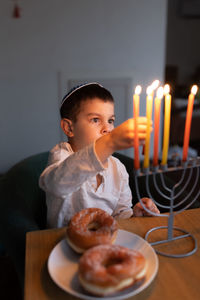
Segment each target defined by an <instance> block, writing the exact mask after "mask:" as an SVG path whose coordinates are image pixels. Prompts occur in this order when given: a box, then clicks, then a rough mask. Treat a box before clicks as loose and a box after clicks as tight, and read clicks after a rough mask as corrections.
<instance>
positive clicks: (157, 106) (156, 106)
mask: <svg viewBox="0 0 200 300" xmlns="http://www.w3.org/2000/svg"><path fill="white" fill-rule="evenodd" d="M162 97H163V88H162V87H159V88H158V90H157V94H156V98H155V102H154V150H153V151H154V152H153V165H154V166H157V165H158V150H159V127H160V106H161V99H162Z"/></svg>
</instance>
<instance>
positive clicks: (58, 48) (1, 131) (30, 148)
mask: <svg viewBox="0 0 200 300" xmlns="http://www.w3.org/2000/svg"><path fill="white" fill-rule="evenodd" d="M166 2H167V0H140V1H137V0H95V1H94V0H84V1H83V0H68V1H67V0H42V1H41V0H34V1H33V0H27V1H23V0H22V1H20V2H19V3H20V5H21V7H22V17H21V18H20V19H13V18H12V7H13V1H8V0H1V3H0V6H1V9H0V44H1V47H0V51H1V55H0V99H1V100H0V101H1V109H0V137H1V146H0V157H1V160H0V173H1V172H4V171H6V170H7V169H8V168H9V167H10V166H12V165H13V164H14V163H16V162H17V161H19V160H20V159H22V158H25V157H27V156H29V155H32V154H35V153H39V152H41V151H46V150H49V149H50V148H51V147H53V146H54V145H55V144H56V143H57V142H59V141H60V139H61V133H60V129H59V113H58V102H59V101H60V99H59V96H60V97H61V96H62V95H63V94H64V93H65V92H66V87H67V82H68V80H70V79H76V78H79V79H80V78H89V77H93V76H94V77H95V78H123V77H124V78H132V79H133V82H135V84H138V83H140V84H142V85H143V86H144V87H145V89H146V85H147V84H149V83H150V82H152V80H154V79H155V78H159V79H160V80H163V74H164V65H165V61H164V60H165V35H166V32H165V31H166V10H167V7H166V6H167V5H166ZM130 101H132V100H131V99H130ZM141 102H143V103H142V109H141V111H142V113H144V111H145V110H144V107H145V104H144V103H145V101H143V100H142V101H141Z"/></svg>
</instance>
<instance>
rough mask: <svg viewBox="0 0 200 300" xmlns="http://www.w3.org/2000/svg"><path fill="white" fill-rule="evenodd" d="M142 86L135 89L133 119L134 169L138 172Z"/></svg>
mask: <svg viewBox="0 0 200 300" xmlns="http://www.w3.org/2000/svg"><path fill="white" fill-rule="evenodd" d="M141 90H142V88H141V86H140V85H137V86H136V88H135V94H134V95H133V117H134V133H135V134H134V167H135V169H136V170H138V169H139V168H140V160H139V136H138V117H139V110H140V96H139V95H140V93H141Z"/></svg>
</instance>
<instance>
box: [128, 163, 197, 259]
mask: <svg viewBox="0 0 200 300" xmlns="http://www.w3.org/2000/svg"><path fill="white" fill-rule="evenodd" d="M199 169H200V157H197V158H193V159H189V160H187V161H182V163H180V164H179V165H178V163H177V162H176V161H174V163H173V165H172V166H170V167H167V166H166V165H164V166H162V165H161V166H159V165H157V166H156V167H152V168H151V169H150V168H145V169H143V170H142V171H141V170H140V169H135V171H134V173H135V174H134V175H135V176H134V178H135V187H136V194H137V197H138V199H139V201H140V203H141V205H142V207H143V208H144V209H145V210H146V211H147V212H148V213H150V214H152V215H154V216H159V217H165V218H168V226H159V227H154V228H152V229H150V230H149V231H148V232H147V233H146V235H145V240H147V241H148V242H149V238H150V236H151V235H152V233H153V232H154V231H157V230H160V231H162V230H163V229H165V230H167V238H165V239H160V240H156V241H155V242H149V243H150V244H151V245H152V246H156V245H159V244H163V245H165V244H168V243H171V242H173V241H176V240H180V239H185V240H187V241H188V240H189V242H190V243H191V242H192V245H193V246H192V249H190V250H187V251H185V252H184V253H178V254H177V253H168V252H165V251H160V250H157V249H155V251H156V252H157V253H158V254H161V255H164V256H168V257H185V256H189V255H192V254H193V253H195V252H196V250H197V241H196V239H195V237H194V236H193V235H192V234H191V233H189V232H187V231H185V230H184V229H181V228H178V227H174V217H175V215H177V214H179V213H181V212H182V211H184V210H185V209H187V208H189V207H190V206H191V205H192V204H193V203H194V202H195V201H196V199H197V198H198V196H199V195H200V188H198V182H199V177H200V176H199ZM170 171H180V172H179V173H180V176H179V177H180V178H179V180H178V181H177V182H176V183H173V185H172V186H170V187H169V185H168V184H167V183H166V178H165V176H164V174H165V172H170ZM150 175H151V176H152V179H153V183H150V180H149V178H150ZM141 176H146V177H145V188H146V192H147V195H146V197H149V198H151V199H152V200H153V201H154V203H155V204H156V205H157V207H158V208H159V209H161V208H162V209H164V210H166V213H162V214H157V213H154V212H151V211H150V210H149V209H147V208H146V207H145V205H144V204H143V202H142V201H141V198H142V197H141V193H140V188H139V181H138V180H139V178H140V177H141ZM193 178H195V179H194V181H193ZM158 179H159V183H158ZM191 182H192V187H191V188H190V190H189V191H187V193H186V189H187V188H188V185H189V184H191ZM152 188H154V189H155V190H156V192H157V195H158V196H159V201H158V200H157V199H155V197H154V196H153V195H152ZM196 189H197V192H196ZM194 193H195V194H194ZM163 203H164V204H163ZM175 233H176V234H175ZM177 233H179V235H177ZM180 233H181V234H180ZM188 238H189V239H188ZM190 240H191V241H190ZM168 245H169V244H168Z"/></svg>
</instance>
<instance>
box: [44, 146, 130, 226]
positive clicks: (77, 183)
mask: <svg viewBox="0 0 200 300" xmlns="http://www.w3.org/2000/svg"><path fill="white" fill-rule="evenodd" d="M97 174H100V175H101V176H102V182H101V184H100V185H99V186H98V188H97V180H96V175H97ZM39 185H40V187H41V188H42V189H43V190H44V191H45V192H46V202H47V224H48V226H49V227H62V226H65V225H67V224H68V222H69V220H70V219H71V217H72V216H73V215H74V214H75V213H77V212H79V211H80V210H82V209H84V208H89V207H97V208H101V209H103V210H105V211H107V212H108V213H109V214H110V215H112V216H114V217H118V218H129V217H131V216H132V214H133V211H132V208H131V207H132V194H131V190H130V187H129V184H128V173H127V171H126V168H125V166H124V165H123V164H122V163H121V162H120V161H119V160H118V159H117V158H115V157H113V156H110V157H109V158H108V167H107V168H104V167H103V165H102V164H101V162H100V160H99V159H98V157H97V155H96V153H95V150H94V144H91V145H89V146H87V147H85V148H83V149H81V150H79V151H77V152H73V150H72V148H71V146H70V144H69V143H67V142H62V143H60V144H58V145H56V146H55V147H54V148H53V149H52V150H51V151H50V154H49V161H48V165H47V168H46V169H45V170H44V171H43V173H42V174H41V176H40V179H39Z"/></svg>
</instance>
